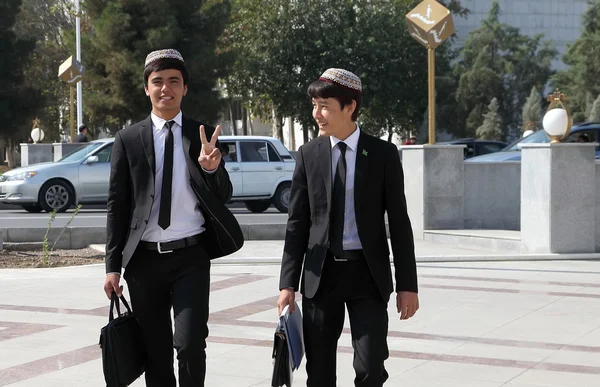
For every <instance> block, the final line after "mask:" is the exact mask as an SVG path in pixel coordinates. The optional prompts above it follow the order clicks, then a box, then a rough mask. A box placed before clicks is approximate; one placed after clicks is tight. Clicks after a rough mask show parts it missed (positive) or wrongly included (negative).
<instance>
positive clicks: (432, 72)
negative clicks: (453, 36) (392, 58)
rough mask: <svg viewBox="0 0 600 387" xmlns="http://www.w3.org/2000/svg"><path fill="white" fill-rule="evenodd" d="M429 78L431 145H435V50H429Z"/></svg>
mask: <svg viewBox="0 0 600 387" xmlns="http://www.w3.org/2000/svg"><path fill="white" fill-rule="evenodd" d="M427 57H428V58H427V60H428V66H427V67H428V76H429V87H428V94H429V136H428V137H429V144H430V145H432V144H435V49H434V48H431V47H429V48H427Z"/></svg>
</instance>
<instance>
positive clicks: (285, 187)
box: [219, 136, 296, 212]
mask: <svg viewBox="0 0 600 387" xmlns="http://www.w3.org/2000/svg"><path fill="white" fill-rule="evenodd" d="M219 142H220V144H221V151H222V153H223V157H224V159H225V168H226V169H227V172H229V177H230V179H231V182H232V184H233V196H232V198H231V201H232V202H244V204H245V205H246V208H247V209H248V210H250V211H252V212H263V211H265V210H266V209H267V208H269V206H270V205H271V204H273V205H274V206H275V207H276V208H277V209H278V210H279V211H280V212H287V211H288V206H289V202H290V189H291V186H292V175H293V173H294V168H295V167H296V160H295V159H294V157H293V156H292V155H291V153H290V151H289V150H288V149H287V148H286V147H285V146H284V145H283V144H282V143H281V141H279V140H278V139H276V138H273V137H262V136H220V137H219Z"/></svg>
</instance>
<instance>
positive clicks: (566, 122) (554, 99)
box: [542, 89, 572, 143]
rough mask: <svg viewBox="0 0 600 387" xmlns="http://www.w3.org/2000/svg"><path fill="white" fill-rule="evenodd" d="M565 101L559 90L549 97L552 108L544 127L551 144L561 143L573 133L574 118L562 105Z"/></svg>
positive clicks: (545, 119)
mask: <svg viewBox="0 0 600 387" xmlns="http://www.w3.org/2000/svg"><path fill="white" fill-rule="evenodd" d="M564 99H565V96H564V94H562V93H560V92H559V91H558V89H557V90H556V92H555V93H554V94H551V95H549V96H548V101H550V106H548V111H547V112H546V114H545V115H544V118H543V120H542V126H543V127H544V131H545V132H546V134H547V135H548V137H549V138H550V143H557V142H561V141H562V140H563V139H565V138H567V136H569V133H570V132H571V126H572V118H571V116H570V114H569V112H568V111H567V109H566V108H565V105H563V103H562V101H563V100H564Z"/></svg>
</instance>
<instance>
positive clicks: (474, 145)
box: [438, 138, 508, 159]
mask: <svg viewBox="0 0 600 387" xmlns="http://www.w3.org/2000/svg"><path fill="white" fill-rule="evenodd" d="M438 144H440V145H466V146H467V147H466V148H465V159H470V158H471V157H475V156H481V155H487V154H488V153H494V152H499V151H501V150H502V149H504V148H506V147H507V146H508V144H507V143H505V142H502V141H488V140H476V139H474V138H462V139H459V140H452V141H445V142H440V143H438Z"/></svg>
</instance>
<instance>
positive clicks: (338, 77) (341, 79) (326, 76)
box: [319, 68, 362, 92]
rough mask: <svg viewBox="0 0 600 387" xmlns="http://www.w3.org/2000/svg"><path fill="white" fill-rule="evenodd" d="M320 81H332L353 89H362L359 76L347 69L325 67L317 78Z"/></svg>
mask: <svg viewBox="0 0 600 387" xmlns="http://www.w3.org/2000/svg"><path fill="white" fill-rule="evenodd" d="M319 79H320V80H322V81H326V82H334V83H337V84H339V85H341V86H344V87H347V88H349V89H352V90H354V91H359V92H360V91H362V82H361V81H360V78H359V77H358V76H356V75H355V74H353V73H351V72H350V71H348V70H344V69H334V68H331V69H327V70H325V72H324V73H323V74H322V75H321V77H320V78H319Z"/></svg>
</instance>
